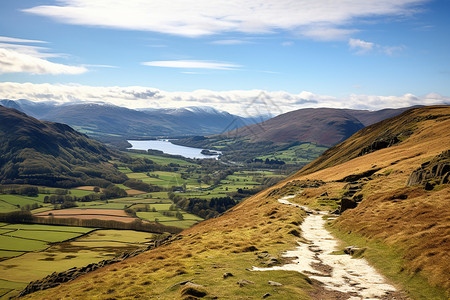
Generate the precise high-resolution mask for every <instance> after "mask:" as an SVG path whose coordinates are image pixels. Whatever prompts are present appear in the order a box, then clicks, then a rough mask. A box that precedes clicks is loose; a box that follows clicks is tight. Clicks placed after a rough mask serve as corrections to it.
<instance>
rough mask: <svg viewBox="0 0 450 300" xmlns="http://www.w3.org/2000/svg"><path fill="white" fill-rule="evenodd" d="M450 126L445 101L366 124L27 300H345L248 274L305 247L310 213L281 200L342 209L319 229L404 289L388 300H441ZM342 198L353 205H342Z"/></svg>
mask: <svg viewBox="0 0 450 300" xmlns="http://www.w3.org/2000/svg"><path fill="white" fill-rule="evenodd" d="M448 128H450V106H432V107H423V108H417V109H412V110H409V111H406V112H404V113H403V114H401V115H399V116H397V117H394V118H391V119H388V120H386V121H383V122H381V123H377V124H374V125H371V126H369V127H367V128H365V129H364V130H362V131H359V132H358V133H357V134H355V135H353V136H352V137H350V138H349V139H348V140H346V141H344V142H342V143H340V144H338V145H336V146H335V147H333V148H331V149H330V150H329V151H330V152H329V153H328V154H327V153H325V154H326V155H325V158H319V159H318V160H316V161H315V162H313V163H311V165H309V166H307V167H305V168H304V169H302V170H300V171H299V172H298V173H297V174H295V175H293V176H292V177H290V178H289V179H287V180H284V181H282V182H280V183H278V184H277V185H275V186H273V187H271V188H269V189H267V190H265V191H262V192H260V193H259V194H257V195H255V196H252V197H250V198H248V199H246V200H245V201H243V202H242V203H240V204H238V205H237V206H235V207H233V208H232V209H230V210H228V211H227V212H225V213H224V214H223V215H221V216H219V217H217V218H215V219H209V220H206V221H204V222H201V223H199V224H197V225H195V226H193V227H192V228H190V229H187V230H185V231H183V232H182V233H181V234H180V235H179V236H177V238H176V239H174V240H172V241H171V242H168V243H166V244H164V245H162V246H161V247H159V248H156V249H153V250H150V251H147V252H145V253H143V254H140V255H138V256H135V257H133V258H131V259H127V260H124V261H122V262H120V263H117V264H114V265H111V266H108V267H105V268H102V269H99V270H96V271H95V272H92V273H89V274H86V275H83V276H81V277H78V278H77V279H76V280H73V281H71V282H67V283H65V284H63V285H60V286H58V287H55V288H52V289H49V290H45V291H39V292H36V293H34V294H32V295H29V296H28V298H30V299H52V298H57V297H60V296H61V295H67V297H72V298H76V299H82V298H84V299H93V298H101V297H105V295H107V297H110V298H133V297H137V298H139V297H140V298H155V299H156V298H158V299H180V298H181V299H194V298H205V299H206V298H207V299H215V298H218V299H239V298H249V299H250V298H255V299H257V298H267V297H269V299H270V298H272V297H273V298H274V299H311V298H312V299H346V298H350V297H354V295H353V294H350V293H349V292H348V291H341V292H337V291H333V290H330V289H327V288H325V287H324V286H323V285H321V284H320V283H319V281H317V280H315V278H317V277H318V276H314V275H317V274H315V273H314V272H313V273H305V274H300V273H298V272H293V271H281V270H271V271H265V272H255V271H250V270H251V269H252V268H253V267H254V266H259V267H268V266H273V265H283V264H285V263H288V262H291V261H292V258H286V257H284V256H283V254H284V253H285V251H287V250H292V249H294V248H295V247H298V243H299V242H302V241H303V242H305V237H304V235H303V234H302V233H301V229H300V228H299V227H298V225H299V224H301V223H302V222H303V220H304V219H305V217H306V215H307V213H306V212H305V211H304V210H302V209H300V208H298V207H294V206H292V205H284V204H282V203H280V202H279V201H278V199H280V198H282V197H285V196H287V195H290V199H289V201H291V202H293V203H297V204H300V205H304V206H309V207H311V208H317V209H321V210H325V209H331V210H334V209H336V207H338V208H339V207H340V208H341V210H342V211H343V212H342V214H341V215H339V216H336V217H337V219H335V220H332V219H333V218H330V219H329V221H328V222H329V225H330V228H331V229H332V230H333V233H334V234H335V235H337V236H339V237H340V238H341V239H342V240H343V241H344V244H343V246H342V248H343V247H344V245H348V246H350V245H353V246H354V248H353V249H358V252H357V255H356V256H355V260H352V261H354V262H355V264H356V261H357V257H358V255H359V256H363V257H365V258H366V259H368V260H369V261H370V262H371V264H373V265H374V266H375V267H376V268H378V269H379V270H380V271H381V272H382V273H383V275H385V276H386V277H388V279H389V280H390V281H392V282H393V283H394V284H395V285H396V286H398V287H400V288H401V289H403V290H404V291H405V294H406V295H390V296H389V295H387V298H386V299H409V298H411V299H448V296H449V295H450V278H449V274H450V272H449V269H448V264H447V262H448V253H449V250H450V249H449V248H448V247H449V243H448V237H449V236H450V229H449V226H448V225H449V222H450V206H449V205H448V201H449V196H448V195H449V194H450V193H449V192H450V185H449V183H448V176H449V173H448V172H449V158H448V152H449V151H448V150H449V146H448V145H450V131H449V130H448ZM406 133H407V134H406ZM383 134H387V136H394V137H397V138H398V139H400V141H397V142H395V143H392V144H390V145H388V146H387V147H378V146H376V145H378V144H374V141H376V140H377V138H379V137H382V136H383ZM337 153H342V154H344V155H345V158H344V159H341V158H340V156H339V155H334V154H337ZM359 154H360V155H359ZM325 162H326V163H325ZM410 177H412V178H413V179H411V180H409V179H410ZM408 183H409V184H410V185H408ZM347 200H348V201H351V202H354V204H355V206H356V207H355V206H353V207H354V208H348V209H346V210H343V208H344V207H343V206H344V205H345V203H347ZM309 214H312V212H311V211H310V212H309ZM303 245H304V244H303ZM312 250H315V249H312ZM342 253H343V251H336V252H335V253H334V254H335V255H343V254H342ZM292 255H294V256H295V255H296V254H291V256H292ZM311 255H312V256H314V255H316V254H311ZM317 255H318V254H317ZM336 257H337V258H338V257H339V256H336ZM305 259H306V258H305ZM303 260H304V259H303V258H301V259H299V260H298V261H300V262H302V261H303ZM351 267H353V265H352V266H351ZM314 268H318V269H319V270H320V271H318V272H320V273H324V272H325V273H326V272H330V271H331V270H332V269H333V267H330V266H328V265H324V264H323V263H318V264H317V266H314ZM351 269H352V270H353V268H351ZM309 277H313V278H314V279H312V278H309ZM328 277H330V276H328ZM335 288H338V287H337V286H335ZM268 294H270V295H268ZM371 298H372V297H371Z"/></svg>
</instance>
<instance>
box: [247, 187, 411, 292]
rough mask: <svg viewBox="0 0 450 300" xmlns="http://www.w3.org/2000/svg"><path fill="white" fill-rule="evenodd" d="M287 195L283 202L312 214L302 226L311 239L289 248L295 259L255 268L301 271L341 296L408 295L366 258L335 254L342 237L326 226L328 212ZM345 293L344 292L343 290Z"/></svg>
mask: <svg viewBox="0 0 450 300" xmlns="http://www.w3.org/2000/svg"><path fill="white" fill-rule="evenodd" d="M293 197H294V196H287V197H283V198H281V199H279V200H278V201H279V202H280V203H283V204H286V205H292V206H296V207H299V208H302V209H305V210H306V211H307V212H309V213H310V214H309V215H308V216H307V217H306V218H305V220H304V221H303V223H302V224H301V226H300V228H301V230H302V236H303V237H304V238H305V239H306V240H307V241H308V243H299V247H298V248H296V249H295V250H292V251H287V252H286V253H285V254H284V256H285V257H295V259H294V260H292V262H291V263H289V264H286V265H283V266H275V267H271V268H253V270H254V271H266V270H289V271H297V272H301V273H303V274H305V275H307V276H308V277H310V278H312V279H316V280H318V281H319V282H321V283H322V284H323V286H324V288H325V289H327V290H332V291H336V292H338V293H339V294H340V295H341V296H340V298H339V299H351V300H353V299H355V300H356V299H406V298H405V297H404V296H401V294H400V293H399V292H398V291H397V290H396V288H395V287H393V286H392V285H390V284H388V283H386V281H385V279H384V278H383V277H382V276H381V275H380V274H379V273H378V272H377V271H376V270H375V269H374V268H373V267H371V266H370V265H369V264H368V263H367V261H366V260H365V259H353V258H351V256H349V255H335V254H331V253H332V252H334V251H337V250H342V249H339V248H338V244H339V242H338V240H337V239H335V238H334V237H333V236H332V235H331V234H330V233H329V232H328V231H327V230H326V229H325V223H326V220H324V219H323V215H324V214H326V213H325V212H312V211H311V210H309V209H308V208H306V207H303V206H301V205H298V204H294V203H291V202H289V201H288V199H290V198H293ZM342 293H343V294H342Z"/></svg>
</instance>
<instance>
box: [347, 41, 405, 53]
mask: <svg viewBox="0 0 450 300" xmlns="http://www.w3.org/2000/svg"><path fill="white" fill-rule="evenodd" d="M348 45H349V46H350V49H352V50H355V51H356V52H355V53H356V54H367V53H369V52H371V51H372V50H374V49H376V50H377V51H378V52H379V53H383V54H386V55H389V56H392V55H394V54H396V53H398V52H401V51H403V50H405V49H406V47H405V46H403V45H401V46H382V45H378V44H375V43H372V42H366V41H363V40H359V39H349V41H348Z"/></svg>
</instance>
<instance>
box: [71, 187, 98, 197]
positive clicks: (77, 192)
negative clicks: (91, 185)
mask: <svg viewBox="0 0 450 300" xmlns="http://www.w3.org/2000/svg"><path fill="white" fill-rule="evenodd" d="M69 191H70V194H69V195H72V196H77V197H83V196H86V195H90V194H93V193H94V192H93V191H84V190H76V189H71V190H69Z"/></svg>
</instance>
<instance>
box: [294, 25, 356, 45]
mask: <svg viewBox="0 0 450 300" xmlns="http://www.w3.org/2000/svg"><path fill="white" fill-rule="evenodd" d="M355 32H358V30H356V29H342V28H333V27H322V26H317V27H314V26H311V27H310V28H308V29H305V30H303V32H302V34H303V35H304V36H306V37H309V38H312V39H315V40H319V41H336V40H345V39H346V38H348V36H350V35H351V34H353V33H355Z"/></svg>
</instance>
